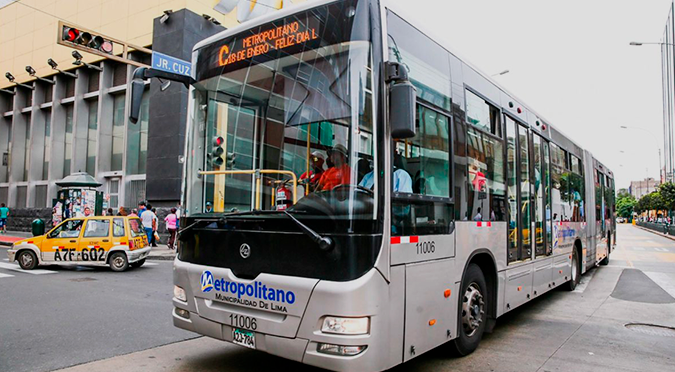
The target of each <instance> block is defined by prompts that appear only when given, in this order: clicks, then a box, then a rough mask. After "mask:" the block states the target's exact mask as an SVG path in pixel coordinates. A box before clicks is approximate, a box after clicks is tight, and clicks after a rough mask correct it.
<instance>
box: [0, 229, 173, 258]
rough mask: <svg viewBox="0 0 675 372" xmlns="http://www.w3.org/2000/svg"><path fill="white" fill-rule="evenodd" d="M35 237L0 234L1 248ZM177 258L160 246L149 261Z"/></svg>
mask: <svg viewBox="0 0 675 372" xmlns="http://www.w3.org/2000/svg"><path fill="white" fill-rule="evenodd" d="M31 236H33V235H32V234H31V233H29V232H25V231H7V234H0V246H11V245H12V244H14V242H16V241H19V240H21V239H26V238H30V237H31ZM175 257H176V251H174V250H171V249H169V247H167V245H166V244H158V246H157V247H154V248H152V250H151V251H150V255H149V256H148V258H147V259H148V260H169V261H171V260H173V259H174V258H175Z"/></svg>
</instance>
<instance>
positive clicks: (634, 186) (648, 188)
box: [629, 177, 660, 200]
mask: <svg viewBox="0 0 675 372" xmlns="http://www.w3.org/2000/svg"><path fill="white" fill-rule="evenodd" d="M659 184H660V183H659V181H658V180H655V179H653V178H651V177H650V178H645V179H644V180H642V181H631V182H630V188H629V192H630V194H631V195H633V197H634V198H635V199H638V200H639V199H640V198H641V197H643V196H645V195H647V194H651V193H653V192H654V191H656V190H657V189H658V187H659Z"/></svg>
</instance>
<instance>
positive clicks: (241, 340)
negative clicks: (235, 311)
mask: <svg viewBox="0 0 675 372" xmlns="http://www.w3.org/2000/svg"><path fill="white" fill-rule="evenodd" d="M232 342H233V343H235V344H237V345H241V346H244V347H248V348H251V349H255V333H253V332H250V331H245V330H243V329H238V328H232Z"/></svg>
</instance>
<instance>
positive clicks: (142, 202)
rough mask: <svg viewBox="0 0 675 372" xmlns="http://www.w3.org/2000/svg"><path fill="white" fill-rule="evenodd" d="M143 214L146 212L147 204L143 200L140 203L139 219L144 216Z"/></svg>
mask: <svg viewBox="0 0 675 372" xmlns="http://www.w3.org/2000/svg"><path fill="white" fill-rule="evenodd" d="M143 212H145V202H144V201H142V200H141V201H139V202H138V217H140V216H142V215H143Z"/></svg>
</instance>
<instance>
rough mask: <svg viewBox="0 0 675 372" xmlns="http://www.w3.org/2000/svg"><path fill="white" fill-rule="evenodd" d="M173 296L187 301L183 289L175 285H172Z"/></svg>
mask: <svg viewBox="0 0 675 372" xmlns="http://www.w3.org/2000/svg"><path fill="white" fill-rule="evenodd" d="M173 296H174V297H176V298H177V299H179V300H181V301H183V302H187V296H186V295H185V290H184V289H183V288H181V287H179V286H177V285H174V286H173Z"/></svg>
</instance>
